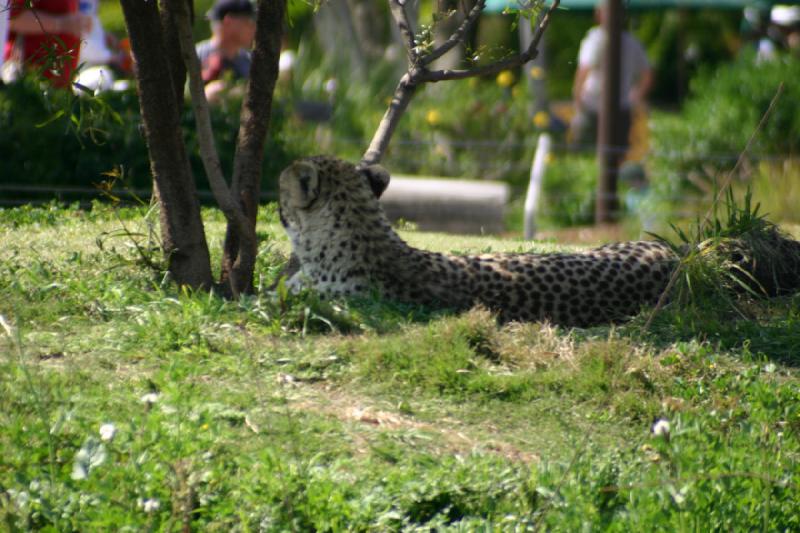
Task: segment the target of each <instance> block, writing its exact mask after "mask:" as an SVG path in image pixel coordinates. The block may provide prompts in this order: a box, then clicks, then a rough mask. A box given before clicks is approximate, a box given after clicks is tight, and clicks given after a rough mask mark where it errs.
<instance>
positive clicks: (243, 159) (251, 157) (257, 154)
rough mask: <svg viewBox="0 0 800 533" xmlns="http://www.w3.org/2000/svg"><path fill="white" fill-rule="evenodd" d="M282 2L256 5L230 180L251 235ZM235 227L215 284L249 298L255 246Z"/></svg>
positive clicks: (283, 10) (230, 231)
mask: <svg viewBox="0 0 800 533" xmlns="http://www.w3.org/2000/svg"><path fill="white" fill-rule="evenodd" d="M285 13H286V0H260V1H259V5H258V20H257V26H256V28H257V29H256V37H255V46H254V49H253V63H252V66H251V68H250V79H249V80H248V86H247V94H246V96H245V100H244V102H243V104H242V114H241V122H240V126H239V138H238V141H237V145H236V158H235V160H234V168H233V179H232V182H231V186H232V193H233V196H234V198H237V199H238V200H239V202H241V206H242V209H243V210H244V213H245V216H246V217H247V221H248V224H249V225H250V228H251V229H252V231H253V233H254V232H255V227H256V215H257V214H258V201H259V196H260V195H261V166H262V162H263V159H264V143H265V141H266V138H267V133H268V128H269V123H270V117H271V114H272V95H273V92H274V90H275V83H276V81H277V80H278V59H279V57H280V52H281V37H282V35H283V24H284V14H285ZM241 237H242V236H241V235H240V234H239V230H238V228H237V227H236V225H235V224H231V223H228V228H227V231H226V234H225V247H224V251H223V257H222V272H221V278H220V282H221V284H222V285H223V286H224V287H226V286H227V287H235V288H236V291H237V292H241V293H251V292H253V273H254V270H255V262H256V254H257V252H258V250H257V242H256V241H255V240H253V239H242V238H241Z"/></svg>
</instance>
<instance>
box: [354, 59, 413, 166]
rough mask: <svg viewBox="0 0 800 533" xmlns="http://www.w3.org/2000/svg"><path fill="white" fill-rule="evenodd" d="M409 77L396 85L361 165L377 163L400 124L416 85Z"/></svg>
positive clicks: (406, 76)
mask: <svg viewBox="0 0 800 533" xmlns="http://www.w3.org/2000/svg"><path fill="white" fill-rule="evenodd" d="M410 79H411V76H409V75H408V74H406V75H405V76H403V78H402V79H401V80H400V83H398V84H397V88H396V89H395V91H394V95H393V96H392V102H391V103H390V104H389V108H388V109H387V110H386V113H384V115H383V118H382V119H381V122H380V124H379V125H378V129H377V130H375V135H373V136H372V141H371V142H370V143H369V148H367V151H366V153H365V154H364V157H362V158H361V164H363V165H373V164H375V163H379V162H380V160H381V157H383V153H384V152H385V151H386V147H387V146H388V145H389V140H390V139H391V138H392V134H393V133H394V130H395V128H396V127H397V124H398V123H399V122H400V117H401V116H403V113H404V112H405V110H406V108H407V107H408V103H409V102H410V101H411V99H412V98H413V97H414V92H415V91H416V88H417V85H416V84H413V83H410Z"/></svg>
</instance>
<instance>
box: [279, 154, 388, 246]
mask: <svg viewBox="0 0 800 533" xmlns="http://www.w3.org/2000/svg"><path fill="white" fill-rule="evenodd" d="M389 179H390V178H389V172H388V171H387V170H386V169H384V168H383V167H381V166H380V165H367V166H356V165H353V164H352V163H348V162H346V161H342V160H341V159H338V158H335V157H331V156H314V157H308V158H304V159H300V160H297V161H295V162H294V163H292V164H291V165H290V166H289V167H287V168H286V169H285V170H284V171H283V172H282V173H281V176H280V216H281V223H282V224H283V226H284V228H285V229H286V232H287V233H288V234H289V237H290V238H291V239H292V241H293V244H297V237H298V236H299V235H300V234H301V233H310V232H314V231H315V230H326V231H327V232H328V233H329V232H330V231H331V230H333V229H334V228H335V226H336V225H337V224H341V225H345V223H346V222H347V221H349V220H346V219H354V220H353V222H354V223H357V222H358V221H359V220H358V219H359V218H361V219H362V220H363V215H364V214H366V213H371V212H377V211H378V198H380V196H381V195H382V194H383V192H384V191H385V190H386V187H388V185H389Z"/></svg>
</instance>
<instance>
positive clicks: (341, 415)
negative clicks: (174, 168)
mask: <svg viewBox="0 0 800 533" xmlns="http://www.w3.org/2000/svg"><path fill="white" fill-rule="evenodd" d="M205 216H206V219H207V221H208V234H209V239H210V241H211V242H212V243H216V244H214V245H212V246H217V247H218V245H219V242H221V239H222V233H223V230H224V227H223V221H222V219H221V217H220V216H219V215H218V214H217V213H214V212H210V211H207V212H205ZM0 220H2V221H3V226H2V228H3V229H2V230H0V315H2V317H3V321H2V324H0V326H2V328H0V427H2V428H3V430H2V431H0V449H2V451H3V453H2V454H0V523H3V524H8V525H9V526H8V527H10V528H17V529H20V530H31V529H46V528H52V529H55V530H98V529H99V530H102V529H118V528H120V527H124V526H127V527H129V528H130V529H133V530H141V529H145V530H147V529H157V530H171V529H182V528H184V527H190V528H193V529H199V530H219V529H223V528H230V529H236V530H238V529H249V530H260V529H263V530H306V531H307V530H330V531H337V530H343V529H353V530H380V531H384V530H409V529H414V528H423V529H429V528H434V529H437V528H438V529H446V528H453V529H458V528H461V530H475V529H479V528H484V527H487V526H488V527H492V528H494V529H496V530H515V529H517V528H523V527H531V528H537V527H544V528H546V529H553V530H563V531H574V530H576V529H582V528H605V527H608V528H611V529H618V530H633V529H636V530H652V529H666V530H675V529H698V528H699V529H706V528H718V529H766V530H792V529H796V527H797V526H798V521H800V516H799V515H798V512H797V509H798V508H800V501H799V500H800V487H798V484H797V481H796V476H795V473H796V472H797V471H798V459H800V438H799V437H800V407H798V406H800V393H799V392H798V391H799V390H800V389H799V388H798V384H799V383H800V380H798V372H797V366H798V363H799V362H800V361H799V360H798V358H797V354H796V346H798V345H799V343H800V338H798V333H797V332H798V331H800V324H799V323H798V320H800V299H798V297H797V296H786V297H783V298H780V299H773V300H766V301H764V300H754V301H753V302H751V303H750V304H748V305H749V306H750V307H749V309H748V312H747V313H745V317H742V316H740V315H736V314H734V315H731V314H730V313H729V312H728V311H725V310H724V309H722V308H721V307H720V306H717V307H714V304H713V302H710V303H709V302H706V303H702V304H701V306H699V307H697V308H696V310H695V312H692V313H682V312H681V310H680V309H678V308H676V307H675V306H673V307H667V308H666V309H664V310H663V311H662V312H661V313H659V315H657V317H656V320H655V321H654V322H653V324H652V325H651V328H650V330H649V331H647V332H644V331H643V330H642V327H641V326H642V322H643V320H644V317H639V318H637V319H636V320H634V321H633V322H632V323H630V324H626V325H622V326H617V327H597V328H591V329H586V330H581V329H578V330H566V329H563V328H557V327H552V326H550V325H548V324H515V323H512V324H499V323H497V321H496V320H495V319H494V317H493V316H492V315H491V314H490V313H489V312H487V311H486V310H482V309H474V310H471V311H469V312H466V313H462V314H459V315H454V314H451V313H447V312H442V311H437V312H434V311H431V310H428V309H422V308H414V307H407V306H402V305H398V304H396V303H393V302H388V301H384V300H382V299H380V298H378V297H377V296H376V297H374V298H363V299H359V300H352V301H341V302H333V303H331V302H322V301H320V300H319V299H317V298H316V297H315V296H314V295H313V294H307V295H301V296H295V297H290V296H288V295H284V296H283V297H281V296H280V295H276V294H271V293H268V292H267V291H266V290H264V291H262V292H260V293H259V294H257V295H255V296H252V297H247V298H243V299H242V300H241V301H225V300H222V299H221V298H219V297H217V296H215V295H213V294H212V295H209V294H206V293H192V292H189V291H179V290H176V289H175V288H174V287H173V286H171V285H170V284H168V283H164V280H163V276H162V275H160V274H159V273H158V272H157V271H153V270H152V269H150V268H149V267H146V266H144V265H143V263H142V260H141V254H142V253H143V251H144V253H150V252H152V253H153V254H154V258H156V259H157V255H158V254H157V252H156V251H155V250H151V248H149V246H150V244H151V243H150V240H149V239H150V237H149V236H148V223H147V219H146V217H145V211H144V210H131V211H129V212H122V213H115V212H114V211H112V210H108V209H106V210H104V209H102V208H100V207H99V206H98V208H97V209H95V210H93V211H91V212H81V211H77V210H75V209H62V208H57V207H54V206H50V207H45V208H42V209H30V208H29V209H23V210H10V211H8V210H7V211H0ZM123 222H124V224H125V227H126V228H128V233H130V234H140V235H141V236H140V237H138V238H139V239H140V240H139V247H138V248H137V247H136V246H133V245H132V243H131V240H130V237H124V236H122V235H120V234H119V233H118V230H119V229H120V227H121V223H123ZM259 232H260V233H261V234H262V236H263V241H262V246H261V247H260V255H259V259H258V265H259V267H258V268H259V272H258V275H259V276H260V277H261V278H262V279H263V283H262V286H264V287H265V286H266V285H268V284H269V283H271V281H272V280H273V278H274V276H275V275H276V273H277V272H278V270H279V268H280V266H281V265H282V264H283V262H284V261H285V260H286V258H287V256H288V243H287V242H286V239H285V237H284V236H283V233H282V231H281V230H280V227H279V224H278V223H277V220H276V217H275V213H274V209H272V208H269V209H265V210H264V212H263V213H262V215H261V216H260V219H259ZM403 235H404V236H405V237H406V238H408V239H409V240H410V241H411V242H412V243H413V244H415V245H417V246H421V247H425V248H429V249H434V250H443V251H456V252H482V251H489V250H491V251H529V250H533V251H552V250H558V249H564V248H563V247H560V246H558V245H556V244H554V243H546V244H542V243H525V242H522V241H516V240H503V239H497V238H489V237H479V238H467V237H465V238H458V239H454V238H452V237H444V236H441V235H429V234H424V233H420V232H413V231H412V232H404V233H403ZM98 238H100V240H101V242H102V248H101V247H100V246H99V245H98ZM148 251H150V252H148ZM215 253H216V252H215ZM655 417H662V418H665V419H667V420H668V421H669V424H670V434H669V438H666V437H665V436H664V435H662V436H660V437H655V436H653V435H651V434H650V432H649V430H650V426H651V424H652V422H653V419H654V418H655ZM110 428H113V430H111V429H110Z"/></svg>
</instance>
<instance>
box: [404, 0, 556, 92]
mask: <svg viewBox="0 0 800 533" xmlns="http://www.w3.org/2000/svg"><path fill="white" fill-rule="evenodd" d="M559 4H560V0H554V1H553V5H551V6H550V9H548V10H547V12H546V13H545V14H544V16H543V17H542V20H541V21H540V22H539V25H538V27H537V28H536V33H535V34H534V35H533V39H532V40H531V44H530V45H529V46H528V49H527V50H525V51H523V52H521V53H519V54H518V55H515V56H511V57H508V58H506V59H501V60H500V61H495V62H494V63H490V64H488V65H483V66H480V67H475V68H471V69H464V70H435V71H425V72H422V73H420V78H419V79H420V81H421V82H430V83H436V82H438V81H445V80H463V79H465V78H472V77H475V76H491V75H493V74H497V73H499V72H502V71H504V70H508V69H512V68H516V67H519V66H521V65H524V64H525V63H527V62H528V61H530V60H532V59H535V58H536V56H537V55H538V54H539V41H541V40H542V35H544V31H545V30H546V29H547V26H548V25H549V24H550V15H551V14H552V13H553V11H555V10H556V9H557V8H558V6H559ZM454 35H455V34H454ZM425 60H427V57H426V58H425ZM425 60H423V62H425Z"/></svg>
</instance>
